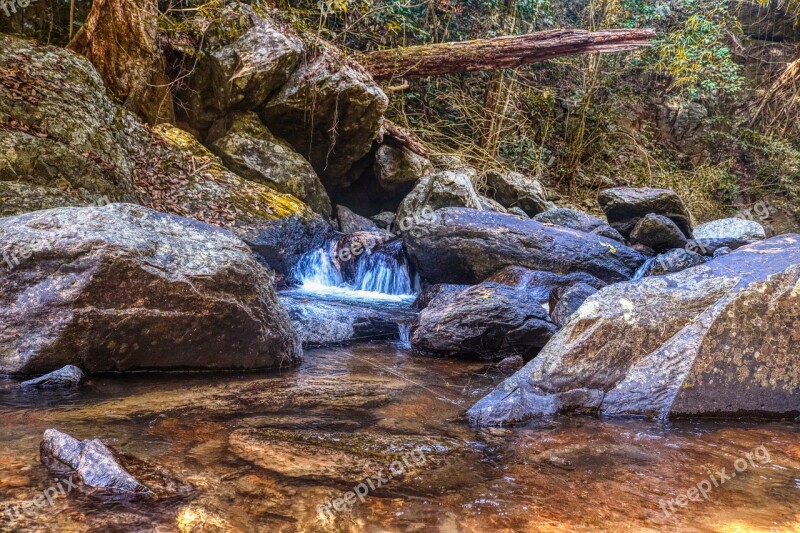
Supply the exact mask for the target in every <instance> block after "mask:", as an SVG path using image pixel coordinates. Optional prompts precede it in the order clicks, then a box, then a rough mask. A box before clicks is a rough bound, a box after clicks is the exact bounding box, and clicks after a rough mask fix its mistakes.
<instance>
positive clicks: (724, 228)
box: [694, 218, 767, 242]
mask: <svg viewBox="0 0 800 533" xmlns="http://www.w3.org/2000/svg"><path fill="white" fill-rule="evenodd" d="M694 238H695V239H735V240H738V241H751V242H755V241H760V240H763V239H766V238H767V232H766V231H764V226H762V225H761V224H759V223H758V222H756V221H754V220H746V219H743V218H723V219H720V220H714V221H712V222H708V223H706V224H702V225H700V226H697V227H696V228H695V229H694Z"/></svg>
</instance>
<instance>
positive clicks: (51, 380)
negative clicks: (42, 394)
mask: <svg viewBox="0 0 800 533" xmlns="http://www.w3.org/2000/svg"><path fill="white" fill-rule="evenodd" d="M83 378H84V375H83V371H82V370H81V369H80V368H78V367H77V366H75V365H67V366H65V367H64V368H60V369H58V370H56V371H54V372H50V373H49V374H45V375H44V376H40V377H38V378H35V379H30V380H28V381H23V382H22V383H20V384H19V386H20V388H22V389H28V390H31V389H65V388H71V387H77V386H78V385H80V384H81V382H82V381H83Z"/></svg>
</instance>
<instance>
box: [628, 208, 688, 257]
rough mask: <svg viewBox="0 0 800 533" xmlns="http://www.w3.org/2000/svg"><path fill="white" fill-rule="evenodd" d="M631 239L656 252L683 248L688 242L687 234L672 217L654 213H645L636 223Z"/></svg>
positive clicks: (632, 241)
mask: <svg viewBox="0 0 800 533" xmlns="http://www.w3.org/2000/svg"><path fill="white" fill-rule="evenodd" d="M630 240H631V243H633V244H643V245H644V246H647V247H648V248H650V249H652V250H655V251H656V252H666V251H668V250H672V249H673V248H683V247H685V246H686V243H687V240H686V236H685V235H684V234H683V232H682V231H681V230H680V228H679V227H678V226H677V225H676V224H675V223H674V222H673V221H672V219H671V218H667V217H665V216H663V215H656V214H653V213H649V214H647V215H645V216H644V217H643V218H642V219H641V220H639V222H637V223H636V226H634V227H633V231H631V235H630Z"/></svg>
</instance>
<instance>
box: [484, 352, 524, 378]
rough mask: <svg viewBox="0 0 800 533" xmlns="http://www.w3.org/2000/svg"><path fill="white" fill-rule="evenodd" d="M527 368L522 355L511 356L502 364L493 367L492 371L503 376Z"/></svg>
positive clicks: (501, 362)
mask: <svg viewBox="0 0 800 533" xmlns="http://www.w3.org/2000/svg"><path fill="white" fill-rule="evenodd" d="M523 366H525V359H523V358H522V356H521V355H509V356H508V357H506V358H504V359H502V360H501V361H500V362H498V363H495V364H494V365H492V367H491V369H492V370H494V371H496V372H500V373H502V374H506V375H509V374H513V373H514V372H516V371H518V370H519V369H521V368H522V367H523Z"/></svg>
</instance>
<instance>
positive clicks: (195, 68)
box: [177, 2, 305, 131]
mask: <svg viewBox="0 0 800 533" xmlns="http://www.w3.org/2000/svg"><path fill="white" fill-rule="evenodd" d="M186 27H187V28H189V30H190V33H193V34H194V36H195V38H196V39H197V40H198V42H202V43H203V48H204V52H203V54H202V56H201V57H200V58H199V59H197V60H196V61H195V60H194V59H192V61H193V64H192V70H191V74H190V75H189V76H188V77H186V79H185V80H184V83H183V84H182V85H181V90H180V91H179V93H178V95H177V96H178V98H179V100H180V101H181V104H182V105H180V106H177V108H178V110H179V111H180V112H181V114H182V119H183V120H184V121H186V122H187V123H188V124H189V126H191V127H192V128H195V129H197V130H201V131H203V130H206V129H208V128H209V127H210V126H211V125H212V123H213V122H214V121H215V120H217V119H219V118H220V117H223V116H224V115H225V114H226V113H228V112H229V111H232V110H253V109H256V108H257V107H259V106H260V105H261V104H263V103H264V101H265V100H266V99H267V97H268V96H269V95H270V94H272V93H273V92H274V91H276V90H277V89H279V88H280V87H281V86H282V85H283V84H284V83H286V81H287V80H288V79H289V77H290V76H291V74H292V72H293V71H294V69H295V67H296V66H297V64H298V62H299V61H300V56H301V55H302V54H303V51H304V48H305V47H304V45H303V42H302V41H301V40H300V39H299V38H297V37H296V36H294V35H291V34H290V33H288V32H287V31H286V30H285V28H280V29H279V28H278V27H277V25H276V24H275V23H274V22H273V21H271V20H269V19H267V18H265V17H264V16H262V15H260V14H256V13H255V11H254V10H253V8H252V7H250V6H249V5H247V4H243V3H241V2H232V3H230V4H228V5H226V6H224V7H223V8H222V9H221V10H218V11H215V13H214V17H213V18H212V19H207V18H205V17H204V16H202V15H198V16H197V17H196V18H193V19H189V20H188V21H187V22H186Z"/></svg>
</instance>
